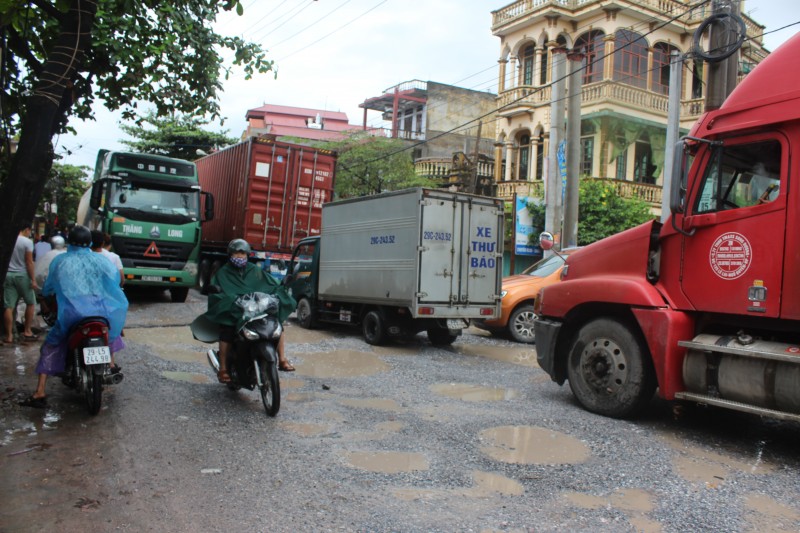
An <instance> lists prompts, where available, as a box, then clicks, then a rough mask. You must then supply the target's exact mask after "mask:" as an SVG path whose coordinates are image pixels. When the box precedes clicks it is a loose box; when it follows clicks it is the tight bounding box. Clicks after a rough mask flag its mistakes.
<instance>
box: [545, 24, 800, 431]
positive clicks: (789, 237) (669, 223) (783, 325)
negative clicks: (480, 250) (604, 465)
mask: <svg viewBox="0 0 800 533" xmlns="http://www.w3.org/2000/svg"><path fill="white" fill-rule="evenodd" d="M792 80H797V81H798V83H795V81H792ZM798 152H800V34H798V35H796V36H795V37H793V38H792V39H791V40H790V41H789V42H787V43H786V44H784V45H783V46H781V47H780V48H778V49H777V50H776V51H775V52H773V53H772V54H771V55H770V56H769V57H767V58H766V59H765V60H764V61H763V62H762V63H761V64H760V65H759V66H758V67H756V69H755V70H754V71H753V72H752V73H750V74H749V75H748V76H747V77H746V78H745V79H744V80H743V81H742V82H741V84H740V85H739V86H738V87H737V88H736V89H735V90H734V91H733V92H732V93H731V95H730V96H729V97H728V98H727V100H726V101H725V102H724V104H723V105H722V106H721V107H720V108H719V109H717V110H714V111H710V112H708V113H706V114H705V115H703V116H702V117H701V118H700V120H699V121H698V122H697V124H695V126H694V127H693V129H692V131H691V132H690V134H689V136H688V137H685V138H683V139H682V140H681V142H680V143H679V144H678V146H677V148H676V156H677V157H676V159H675V165H674V166H675V170H674V172H673V176H671V177H666V179H671V187H672V194H671V198H670V216H669V218H668V219H667V220H666V221H665V222H664V224H663V225H662V224H661V223H659V222H656V221H653V222H650V223H647V224H644V225H642V226H639V227H636V228H633V229H631V230H628V231H625V232H622V233H619V234H617V235H614V236H611V237H609V238H607V239H604V240H602V241H599V242H597V243H594V244H592V245H590V246H587V247H585V248H583V249H582V250H580V251H578V252H576V253H574V254H572V255H570V256H569V258H568V259H567V264H566V268H565V269H564V272H565V274H564V275H563V278H562V279H563V281H562V282H561V283H558V284H555V285H551V286H549V287H546V288H545V289H544V290H543V291H542V292H541V295H540V297H539V299H538V301H537V302H536V313H537V315H538V318H537V320H536V322H535V334H536V343H537V358H538V362H539V365H540V366H541V368H543V369H544V370H545V371H546V372H547V373H548V374H549V375H550V376H551V378H552V379H553V381H555V382H556V383H558V384H563V383H564V381H566V380H569V384H570V388H571V389H572V392H573V394H574V395H575V396H576V397H577V399H578V401H579V402H580V403H581V404H582V405H583V406H584V407H585V408H586V409H588V410H589V411H593V412H595V413H599V414H602V415H606V416H611V417H620V418H621V417H629V416H632V415H635V414H636V413H637V412H639V411H641V410H642V409H643V408H645V407H646V406H647V404H648V403H649V401H650V400H651V399H652V397H653V393H654V391H655V390H656V389H657V390H658V394H659V395H660V396H661V397H662V398H664V399H667V400H681V401H692V402H698V403H700V404H707V405H712V406H719V407H723V408H729V409H734V410H739V411H744V412H750V413H754V414H758V415H762V416H769V417H775V418H778V419H783V420H793V421H800V158H798V157H797V154H798ZM543 244H544V243H543Z"/></svg>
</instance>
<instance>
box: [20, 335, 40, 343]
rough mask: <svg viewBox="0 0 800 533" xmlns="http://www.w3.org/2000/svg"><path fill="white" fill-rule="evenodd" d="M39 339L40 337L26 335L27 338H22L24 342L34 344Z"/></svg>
mask: <svg viewBox="0 0 800 533" xmlns="http://www.w3.org/2000/svg"><path fill="white" fill-rule="evenodd" d="M38 338H39V335H25V336H23V337H22V340H24V341H28V342H33V341H35V340H36V339H38Z"/></svg>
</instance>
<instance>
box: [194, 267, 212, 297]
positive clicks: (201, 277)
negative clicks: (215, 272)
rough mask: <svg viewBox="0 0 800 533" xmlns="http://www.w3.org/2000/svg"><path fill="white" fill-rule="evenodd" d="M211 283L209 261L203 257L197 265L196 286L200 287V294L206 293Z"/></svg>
mask: <svg viewBox="0 0 800 533" xmlns="http://www.w3.org/2000/svg"><path fill="white" fill-rule="evenodd" d="M210 283H211V261H209V260H208V259H203V260H201V261H200V264H199V265H198V266H197V286H198V287H200V294H208V286H209V284H210Z"/></svg>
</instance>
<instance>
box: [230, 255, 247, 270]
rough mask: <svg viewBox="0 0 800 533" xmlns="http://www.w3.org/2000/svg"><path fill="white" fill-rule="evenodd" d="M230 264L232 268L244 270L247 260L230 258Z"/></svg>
mask: <svg viewBox="0 0 800 533" xmlns="http://www.w3.org/2000/svg"><path fill="white" fill-rule="evenodd" d="M231 263H233V266H235V267H237V268H244V266H245V265H246V264H247V258H246V257H231Z"/></svg>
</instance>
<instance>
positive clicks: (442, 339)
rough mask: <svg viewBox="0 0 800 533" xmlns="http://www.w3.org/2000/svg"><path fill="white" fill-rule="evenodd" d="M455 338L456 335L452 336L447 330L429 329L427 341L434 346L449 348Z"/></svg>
mask: <svg viewBox="0 0 800 533" xmlns="http://www.w3.org/2000/svg"><path fill="white" fill-rule="evenodd" d="M457 338H458V335H453V334H452V333H450V330H449V329H443V328H430V329H429V330H428V340H429V341H431V344H433V345H434V346H450V345H451V344H453V341H455V340H456V339H457Z"/></svg>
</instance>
